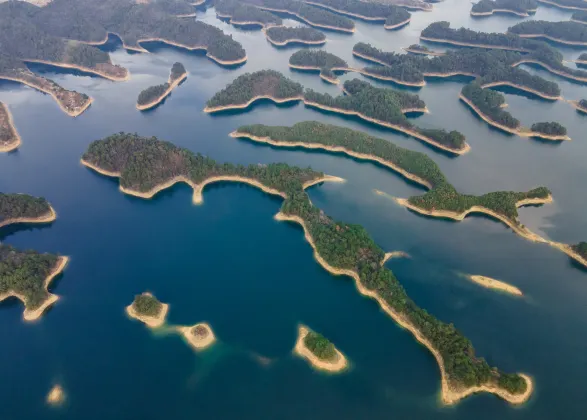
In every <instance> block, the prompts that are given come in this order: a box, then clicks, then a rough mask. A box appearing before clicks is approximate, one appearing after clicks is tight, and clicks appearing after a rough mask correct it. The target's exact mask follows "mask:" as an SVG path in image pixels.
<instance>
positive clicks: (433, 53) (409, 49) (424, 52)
mask: <svg viewBox="0 0 587 420" xmlns="http://www.w3.org/2000/svg"><path fill="white" fill-rule="evenodd" d="M402 50H404V51H405V52H409V53H412V54H421V55H434V56H438V57H440V56H442V55H445V54H446V53H443V52H437V51H430V50H429V51H422V50H414V49H412V48H410V47H405V48H402Z"/></svg>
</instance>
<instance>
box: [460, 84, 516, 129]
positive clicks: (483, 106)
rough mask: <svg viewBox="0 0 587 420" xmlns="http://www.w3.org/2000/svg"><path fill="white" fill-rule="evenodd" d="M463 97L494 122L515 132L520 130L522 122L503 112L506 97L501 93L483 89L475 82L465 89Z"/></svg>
mask: <svg viewBox="0 0 587 420" xmlns="http://www.w3.org/2000/svg"><path fill="white" fill-rule="evenodd" d="M461 95H463V96H464V97H465V98H467V99H468V100H469V101H471V102H472V103H473V105H475V106H476V107H477V108H479V110H480V111H481V112H482V113H483V114H484V115H486V116H487V117H488V118H489V119H491V120H492V121H494V122H496V123H498V124H501V125H505V126H506V127H508V128H511V129H513V130H517V129H518V128H520V121H519V120H517V119H516V118H514V117H513V116H512V114H510V113H509V112H507V111H504V110H503V108H502V106H503V105H504V104H505V97H504V96H503V95H502V94H501V93H499V92H495V91H493V90H490V89H483V88H482V87H481V86H480V85H479V83H477V82H473V83H469V84H468V85H466V86H465V87H463V89H462V90H461Z"/></svg>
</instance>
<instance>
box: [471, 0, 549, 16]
mask: <svg viewBox="0 0 587 420" xmlns="http://www.w3.org/2000/svg"><path fill="white" fill-rule="evenodd" d="M537 7H538V3H537V2H536V0H480V1H478V2H477V3H475V4H473V7H472V8H471V16H491V15H492V14H494V13H510V14H513V15H516V16H520V17H528V16H530V14H531V13H535V12H536V8H537Z"/></svg>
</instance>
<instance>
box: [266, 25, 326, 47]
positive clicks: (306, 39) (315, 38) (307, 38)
mask: <svg viewBox="0 0 587 420" xmlns="http://www.w3.org/2000/svg"><path fill="white" fill-rule="evenodd" d="M265 36H266V37H267V41H269V42H271V43H272V44H273V45H276V46H278V47H285V46H286V45H289V44H305V45H322V44H324V43H325V42H326V35H324V33H323V32H320V31H319V30H318V29H314V28H308V27H306V26H296V27H291V26H271V27H269V28H267V29H265Z"/></svg>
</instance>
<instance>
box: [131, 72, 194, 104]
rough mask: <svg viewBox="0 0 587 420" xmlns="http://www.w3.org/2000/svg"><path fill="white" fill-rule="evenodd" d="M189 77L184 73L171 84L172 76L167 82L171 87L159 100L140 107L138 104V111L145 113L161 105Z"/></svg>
mask: <svg viewBox="0 0 587 420" xmlns="http://www.w3.org/2000/svg"><path fill="white" fill-rule="evenodd" d="M187 77H188V74H187V73H183V74H182V75H181V76H180V77H178V78H177V79H175V81H173V82H171V76H169V81H168V82H167V83H169V87H168V88H167V89H166V90H165V91H164V92H163V93H162V94H161V95H160V96H159V97H158V98H156V99H154V100H152V101H151V102H149V103H146V104H144V105H139V104H138V103H137V109H138V110H139V111H145V110H147V109H151V108H153V107H154V106H157V105H159V104H160V103H161V102H162V101H163V99H165V98H167V96H168V95H169V94H170V93H171V91H172V90H173V89H175V88H176V87H177V86H179V84H180V83H181V82H183V81H184V80H185V79H186V78H187Z"/></svg>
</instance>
